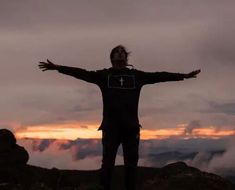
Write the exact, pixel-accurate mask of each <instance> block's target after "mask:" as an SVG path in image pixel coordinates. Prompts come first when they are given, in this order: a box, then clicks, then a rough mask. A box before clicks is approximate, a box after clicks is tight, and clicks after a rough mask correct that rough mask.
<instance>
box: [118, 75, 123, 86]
mask: <svg viewBox="0 0 235 190" xmlns="http://www.w3.org/2000/svg"><path fill="white" fill-rule="evenodd" d="M119 81H120V83H121V86H123V82H124V79H123V78H122V77H121V78H120V80H119Z"/></svg>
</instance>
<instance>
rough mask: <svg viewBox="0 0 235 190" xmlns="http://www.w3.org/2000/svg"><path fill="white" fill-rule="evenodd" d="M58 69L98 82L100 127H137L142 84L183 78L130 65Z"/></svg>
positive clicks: (61, 71)
mask: <svg viewBox="0 0 235 190" xmlns="http://www.w3.org/2000/svg"><path fill="white" fill-rule="evenodd" d="M58 71H59V72H60V73H63V74H66V75H71V76H73V77H75V78H77V79H81V80H84V81H87V82H90V83H94V84H96V85H98V86H99V88H100V90H101V92H102V98H103V121H102V123H101V126H100V127H99V130H105V129H108V128H109V127H119V128H121V127H134V128H135V127H140V124H139V119H138V103H139V96H140V90H141V88H142V86H144V85H145V84H153V83H157V82H165V81H179V80H183V79H184V74H181V73H169V72H143V71H139V70H136V69H129V68H123V69H114V68H109V69H103V70H97V71H87V70H84V69H80V68H75V67H67V66H59V68H58Z"/></svg>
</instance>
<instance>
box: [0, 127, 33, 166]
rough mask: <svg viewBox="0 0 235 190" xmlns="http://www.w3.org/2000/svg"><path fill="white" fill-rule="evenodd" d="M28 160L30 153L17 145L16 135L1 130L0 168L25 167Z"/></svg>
mask: <svg viewBox="0 0 235 190" xmlns="http://www.w3.org/2000/svg"><path fill="white" fill-rule="evenodd" d="M28 160H29V154H28V152H27V151H26V150H25V149H24V147H22V146H19V145H18V144H16V138H15V136H14V134H13V133H12V132H11V131H9V130H7V129H0V166H6V165H22V164H23V165H24V164H26V163H27V162H28Z"/></svg>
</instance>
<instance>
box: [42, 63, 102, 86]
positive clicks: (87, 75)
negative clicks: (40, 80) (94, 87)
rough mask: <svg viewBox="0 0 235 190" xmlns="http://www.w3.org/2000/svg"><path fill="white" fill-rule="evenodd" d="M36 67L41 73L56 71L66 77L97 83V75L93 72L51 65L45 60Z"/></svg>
mask: <svg viewBox="0 0 235 190" xmlns="http://www.w3.org/2000/svg"><path fill="white" fill-rule="evenodd" d="M38 67H39V68H40V69H41V70H42V71H48V70H57V71H58V72H60V73H62V74H66V75H70V76H73V77H75V78H77V79H81V80H84V81H87V82H91V83H97V82H98V81H97V73H96V72H95V71H87V70H85V69H81V68H76V67H68V66H62V65H57V64H54V63H52V62H51V61H50V60H48V59H47V62H39V65H38Z"/></svg>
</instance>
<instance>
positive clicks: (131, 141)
mask: <svg viewBox="0 0 235 190" xmlns="http://www.w3.org/2000/svg"><path fill="white" fill-rule="evenodd" d="M139 139H140V129H139V128H126V129H119V128H111V129H108V130H103V131H102V144H103V159H102V166H101V176H100V177H101V185H102V186H103V187H104V189H105V190H110V189H111V180H112V172H113V168H114V164H115V158H116V154H117V150H118V147H119V145H120V144H122V148H123V157H124V165H125V186H126V189H127V190H135V189H136V175H137V174H136V173H137V164H138V159H139Z"/></svg>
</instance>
